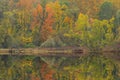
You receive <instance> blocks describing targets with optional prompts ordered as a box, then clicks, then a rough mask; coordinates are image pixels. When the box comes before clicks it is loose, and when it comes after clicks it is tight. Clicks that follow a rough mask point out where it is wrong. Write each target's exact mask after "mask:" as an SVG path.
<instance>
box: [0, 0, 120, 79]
mask: <svg viewBox="0 0 120 80" xmlns="http://www.w3.org/2000/svg"><path fill="white" fill-rule="evenodd" d="M119 45H120V0H0V48H35V47H50V48H51V47H69V46H70V47H76V46H77V47H79V46H80V47H83V48H87V49H89V50H97V51H99V50H101V49H104V48H106V47H109V46H112V47H114V48H115V49H117V48H118V49H119V48H120V46H119ZM116 47H117V48H116ZM115 54H117V57H119V56H120V55H119V53H115ZM115 54H114V55H115ZM109 55H112V54H109ZM108 57H109V56H108V55H107V57H106V56H105V55H104V56H103V55H101V54H94V53H91V54H86V55H85V56H82V57H79V58H73V57H70V58H66V57H36V56H0V80H120V65H119V63H120V61H119V60H120V59H119V58H118V59H117V58H116V57H113V55H112V58H110V57H109V58H108Z"/></svg>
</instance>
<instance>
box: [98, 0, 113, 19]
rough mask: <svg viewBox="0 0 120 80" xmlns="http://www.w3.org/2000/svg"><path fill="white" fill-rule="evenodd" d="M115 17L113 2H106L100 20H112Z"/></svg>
mask: <svg viewBox="0 0 120 80" xmlns="http://www.w3.org/2000/svg"><path fill="white" fill-rule="evenodd" d="M113 15H114V9H113V4H112V3H111V2H104V3H103V4H102V5H101V7H100V11H99V19H100V20H103V19H107V20H109V19H111V18H112V17H113Z"/></svg>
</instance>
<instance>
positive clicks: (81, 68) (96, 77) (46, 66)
mask: <svg viewBox="0 0 120 80" xmlns="http://www.w3.org/2000/svg"><path fill="white" fill-rule="evenodd" d="M115 57H116V58H115ZM119 62H120V61H119V59H118V56H113V55H112V54H109V57H108V56H105V55H104V56H103V55H102V54H92V53H90V54H87V55H84V56H81V57H38V56H0V80H120V72H119V69H120V68H119V67H120V65H119Z"/></svg>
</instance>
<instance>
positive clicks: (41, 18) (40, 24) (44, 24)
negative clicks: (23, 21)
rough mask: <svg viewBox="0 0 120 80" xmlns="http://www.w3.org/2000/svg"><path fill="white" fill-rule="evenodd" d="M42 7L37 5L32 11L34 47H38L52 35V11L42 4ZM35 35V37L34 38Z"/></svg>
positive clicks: (47, 5)
mask: <svg viewBox="0 0 120 80" xmlns="http://www.w3.org/2000/svg"><path fill="white" fill-rule="evenodd" d="M43 3H44V5H43V4H42V5H41V4H40V3H38V4H37V7H36V8H35V9H34V10H33V22H32V25H31V28H32V31H33V34H34V42H35V44H36V45H40V43H41V42H44V41H45V40H47V39H48V37H49V36H50V35H51V34H52V25H53V22H54V18H53V15H54V11H53V10H52V8H51V7H50V6H49V4H46V3H45V2H43ZM36 35H37V36H36Z"/></svg>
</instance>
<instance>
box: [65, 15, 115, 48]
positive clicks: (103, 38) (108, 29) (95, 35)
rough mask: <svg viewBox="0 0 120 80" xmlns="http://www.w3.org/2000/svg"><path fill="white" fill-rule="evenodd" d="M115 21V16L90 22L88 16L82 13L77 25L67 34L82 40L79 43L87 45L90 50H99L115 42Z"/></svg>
mask: <svg viewBox="0 0 120 80" xmlns="http://www.w3.org/2000/svg"><path fill="white" fill-rule="evenodd" d="M113 22H114V18H112V19H110V20H98V19H93V20H92V21H91V22H89V18H88V16H87V15H84V14H81V13H80V15H79V17H78V20H77V22H76V26H75V27H74V28H73V29H72V30H71V31H70V32H69V33H67V34H65V36H68V38H75V39H78V40H79V41H81V42H80V43H78V44H79V45H81V46H86V47H88V48H89V49H90V50H99V49H102V48H103V47H105V46H106V45H110V44H112V42H114V39H115V37H114V32H113V25H114V24H113Z"/></svg>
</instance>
